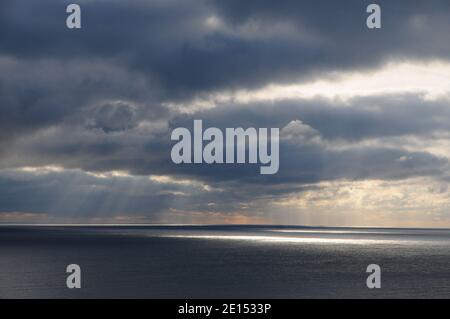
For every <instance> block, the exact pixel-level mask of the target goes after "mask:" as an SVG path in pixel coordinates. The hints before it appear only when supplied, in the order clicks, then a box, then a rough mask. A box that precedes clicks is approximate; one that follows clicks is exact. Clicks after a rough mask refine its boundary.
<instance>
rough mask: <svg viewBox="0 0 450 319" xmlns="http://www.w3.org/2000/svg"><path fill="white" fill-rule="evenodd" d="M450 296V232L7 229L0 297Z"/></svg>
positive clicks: (2, 230) (0, 253)
mask: <svg viewBox="0 0 450 319" xmlns="http://www.w3.org/2000/svg"><path fill="white" fill-rule="evenodd" d="M71 264H76V265H79V266H80V269H81V272H80V282H81V288H79V289H77V288H74V289H69V288H68V287H67V285H66V280H67V277H68V276H69V275H70V273H67V272H66V270H67V266H68V265H71ZM372 264H375V265H378V266H379V267H380V277H379V279H380V281H379V282H380V285H381V286H380V288H369V287H368V286H367V278H368V276H370V275H371V272H367V267H368V266H369V265H372ZM449 297H450V230H448V229H400V228H395V229H394V228H349V227H340V228H328V227H300V226H298V227H292V226H269V225H263V226H260V225H251V226H249V225H226V226H221V225H215V226H214V225H208V226H201V225H171V226H167V225H103V226H101V225H26V226H21V225H2V226H0V298H1V299H4V298H44V299H48V298H138V299H142V298H157V299H159V298H183V299H184V298H233V299H240V298H256V299H258V298H263V299H266V298H276V299H278V298H288V299H291V298H292V299H297V298H449Z"/></svg>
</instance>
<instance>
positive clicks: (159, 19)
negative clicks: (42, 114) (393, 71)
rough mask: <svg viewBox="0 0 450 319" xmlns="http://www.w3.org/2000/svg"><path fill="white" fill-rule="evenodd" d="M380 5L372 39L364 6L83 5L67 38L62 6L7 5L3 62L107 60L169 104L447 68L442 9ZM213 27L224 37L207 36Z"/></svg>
mask: <svg viewBox="0 0 450 319" xmlns="http://www.w3.org/2000/svg"><path fill="white" fill-rule="evenodd" d="M378 2H379V3H380V4H381V5H382V8H383V28H382V29H381V30H377V31H371V30H368V29H367V28H366V26H365V19H366V17H367V14H366V12H365V8H366V6H367V4H369V3H370V2H369V1H355V0H343V1H292V0H290V1H276V2H275V1H265V0H264V1H246V2H245V3H242V1H138V0H134V1H127V2H123V1H80V4H81V6H82V9H83V28H82V29H81V30H76V31H73V30H68V29H67V28H66V27H65V25H64V22H65V16H66V15H65V5H67V3H69V2H67V1H53V0H43V1H39V2H36V1H24V0H19V1H17V0H15V1H12V0H7V1H2V3H1V4H0V21H1V22H0V23H1V25H0V38H1V39H2V41H1V43H0V52H2V53H3V54H7V55H12V56H16V57H21V58H27V59H36V58H43V57H46V58H53V59H62V60H68V59H96V58H97V59H100V58H101V59H111V60H114V61H115V62H116V63H118V64H121V65H124V66H126V67H127V68H132V69H134V70H137V71H139V72H143V73H144V74H145V75H146V76H148V77H149V78H151V79H152V80H155V81H157V82H158V83H159V84H160V85H161V86H162V87H163V88H164V93H165V96H166V98H167V99H171V98H172V99H173V98H175V97H177V96H178V95H180V94H182V96H185V94H193V93H195V92H201V91H208V90H212V89H223V88H238V87H239V88H241V87H256V86H259V85H263V84H267V83H271V82H280V81H289V80H292V79H294V78H295V79H297V78H302V77H305V76H311V75H314V74H316V73H318V72H322V71H330V70H343V69H356V68H367V67H372V66H375V65H377V64H379V63H381V62H383V61H384V60H385V59H389V58H396V57H397V58H406V57H415V58H423V59H433V58H445V59H447V58H448V56H449V52H450V44H449V43H450V42H449V41H443V39H448V36H447V31H446V30H448V29H449V28H450V21H449V20H448V12H449V11H450V3H449V2H448V1H441V0H433V1H426V2H425V1H420V0H417V1H378ZM211 17H214V18H215V19H217V20H218V21H220V22H222V24H220V27H211V26H208V23H207V21H208V20H207V19H208V18H211ZM279 24H281V25H286V24H288V25H289V26H290V27H291V29H289V31H288V32H283V31H280V30H278V29H276V26H277V25H279ZM180 30H182V32H180Z"/></svg>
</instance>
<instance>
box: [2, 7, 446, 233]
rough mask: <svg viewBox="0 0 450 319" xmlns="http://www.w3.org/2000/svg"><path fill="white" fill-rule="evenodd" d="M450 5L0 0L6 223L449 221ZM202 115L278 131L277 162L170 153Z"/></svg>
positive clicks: (221, 124)
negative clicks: (74, 11)
mask: <svg viewBox="0 0 450 319" xmlns="http://www.w3.org/2000/svg"><path fill="white" fill-rule="evenodd" d="M72 2H75V3H77V4H79V5H80V6H81V10H82V28H81V29H72V30H71V29H68V28H67V27H66V25H65V21H66V17H67V13H66V6H67V5H68V4H69V3H72ZM373 2H376V3H377V4H379V5H380V6H381V9H382V16H381V17H382V28H381V29H376V30H370V29H368V28H367V26H366V19H367V16H368V14H367V13H366V7H367V5H368V4H370V3H373ZM449 14H450V2H449V1H448V0H430V1H423V0H409V1H405V0H398V1H385V0H377V1H364V0H340V1H324V0H302V1H299V0H277V1H269V0H246V1H238V0H227V1H223V0H220V1H216V0H208V1H207V0H152V1H150V0H148V1H144V0H129V1H118V0H78V1H56V0H40V1H32V0H2V1H1V2H0V128H1V130H0V194H1V195H0V223H164V224H165V223H176V224H186V223H187V224H228V223H233V224H235V223H238V224H239V223H241V224H288V225H323V226H380V227H450V209H449V208H450V189H449V187H448V182H449V180H450V165H449V160H450V41H449V40H450V36H449V34H450V33H449V30H450V19H449ZM195 119H201V120H203V125H204V127H218V128H226V127H231V128H235V127H244V128H248V127H255V128H261V127H266V128H279V129H280V168H279V171H278V173H277V174H275V175H260V174H259V165H242V164H235V165H233V164H223V165H219V164H214V165H206V164H203V165H202V164H191V165H189V164H185V165H176V164H174V163H173V162H172V161H171V158H170V152H171V148H172V146H173V145H174V142H173V141H171V139H170V136H171V132H172V130H173V129H175V128H177V127H192V125H193V121H194V120H195Z"/></svg>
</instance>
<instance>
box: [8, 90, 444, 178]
mask: <svg viewBox="0 0 450 319" xmlns="http://www.w3.org/2000/svg"><path fill="white" fill-rule="evenodd" d="M102 107H104V106H101V107H100V109H102ZM127 107H129V106H127ZM127 110H128V109H127ZM115 111H117V109H116V108H112V110H111V112H115ZM94 114H96V113H94ZM108 114H109V113H108ZM127 114H128V113H127ZM121 118H122V120H125V122H127V123H128V118H127V117H123V116H122V117H121ZM194 119H202V120H203V126H204V128H205V129H206V128H207V127H211V126H213V127H218V128H221V129H223V130H224V129H225V128H227V127H244V128H247V127H279V128H281V145H280V171H279V172H278V174H276V175H273V176H260V175H259V165H238V164H236V165H228V164H227V165H195V164H190V165H176V164H173V163H172V161H171V159H170V151H171V147H172V146H173V144H174V143H175V142H172V141H171V140H170V132H171V130H172V129H174V128H176V127H187V128H192V125H193V121H194ZM112 122H113V123H115V122H114V121H112ZM119 123H120V125H122V122H120V121H119ZM150 123H152V124H149V125H150V126H147V127H146V126H144V127H140V126H136V125H134V126H133V127H131V128H127V129H121V130H113V131H108V130H105V129H104V128H102V129H98V128H90V127H85V126H80V125H78V126H77V125H61V126H58V127H54V128H52V129H50V130H47V131H44V132H43V133H41V134H36V135H34V136H32V137H28V138H23V139H22V140H21V141H20V142H17V143H16V144H15V145H14V148H13V149H12V150H11V152H9V154H8V156H5V157H4V159H3V166H2V167H4V168H7V167H11V166H14V167H20V166H41V165H55V164H57V165H63V166H64V167H68V168H81V169H84V170H88V171H100V172H105V171H111V170H124V171H128V172H130V173H132V174H136V175H146V174H162V175H178V176H187V177H189V178H194V179H199V180H206V181H208V183H212V184H217V185H219V184H220V183H228V182H234V181H238V182H239V183H241V184H243V185H245V184H255V183H264V184H283V183H294V184H295V183H297V184H305V183H316V182H320V181H325V180H337V179H350V180H363V179H374V178H375V179H403V178H408V177H415V176H439V175H440V174H442V172H443V171H444V170H445V169H446V168H447V165H448V163H447V161H446V160H445V159H442V158H439V157H436V156H435V155H431V154H429V153H427V152H424V151H411V150H408V149H406V148H403V147H402V145H398V146H396V148H395V147H394V146H392V145H391V146H388V145H382V144H373V145H370V144H368V145H364V144H361V142H364V141H366V140H371V139H379V138H401V137H402V136H408V135H413V136H418V137H423V138H427V137H428V138H431V137H432V136H433V135H434V134H438V133H440V132H445V131H448V130H449V129H450V112H449V111H448V104H447V102H446V101H445V100H443V101H439V100H438V101H434V102H426V107H425V102H424V100H423V99H422V98H421V96H417V95H392V96H372V97H367V98H354V99H352V100H351V101H347V102H346V104H345V105H341V104H340V103H339V102H331V101H326V100H320V99H319V100H289V101H284V102H279V103H276V104H272V103H269V104H265V103H256V104H253V105H249V104H247V105H245V106H243V105H229V104H224V105H221V106H217V107H216V108H213V109H209V110H205V111H200V112H197V113H194V114H190V115H186V114H185V115H183V116H175V117H172V118H171V120H170V122H169V126H166V124H165V122H164V121H162V122H161V126H158V124H157V122H155V121H153V122H150ZM115 124H117V123H115ZM110 125H112V124H111V123H110ZM117 125H118V124H117ZM120 125H119V126H120ZM127 125H128V124H127ZM152 125H153V126H154V127H153V126H152ZM339 145H341V146H342V147H341V148H339V147H335V146H339Z"/></svg>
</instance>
